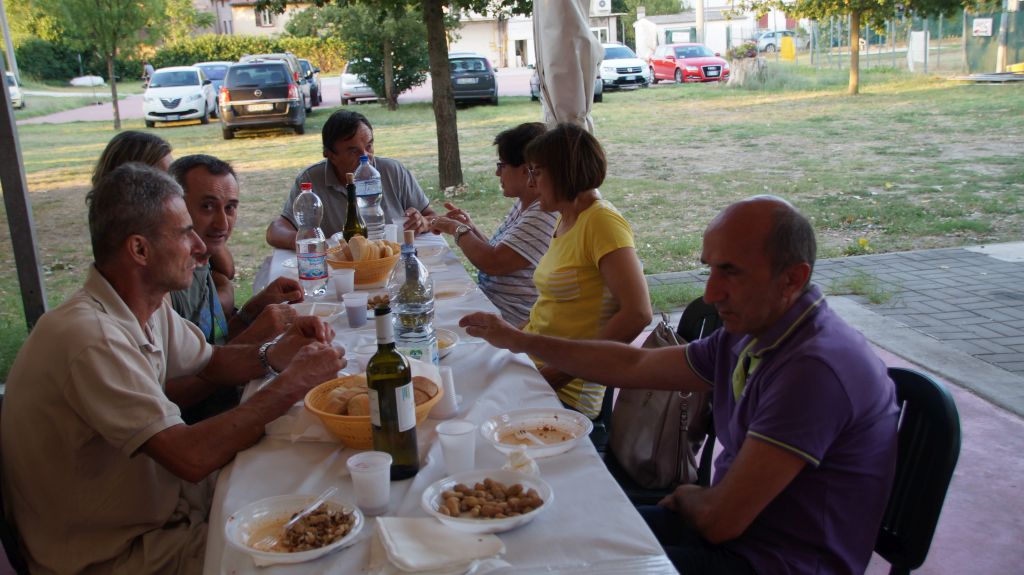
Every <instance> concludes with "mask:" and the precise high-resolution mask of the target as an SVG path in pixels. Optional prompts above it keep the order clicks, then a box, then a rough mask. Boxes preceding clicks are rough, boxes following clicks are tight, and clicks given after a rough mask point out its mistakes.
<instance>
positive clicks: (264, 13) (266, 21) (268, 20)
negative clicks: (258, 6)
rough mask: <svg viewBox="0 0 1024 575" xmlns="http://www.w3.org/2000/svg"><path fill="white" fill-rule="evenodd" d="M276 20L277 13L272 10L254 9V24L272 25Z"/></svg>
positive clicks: (267, 26)
mask: <svg viewBox="0 0 1024 575" xmlns="http://www.w3.org/2000/svg"><path fill="white" fill-rule="evenodd" d="M275 20H277V14H274V12H273V11H272V10H257V11H256V25H257V26H262V27H266V28H269V27H272V26H273V25H274V21H275Z"/></svg>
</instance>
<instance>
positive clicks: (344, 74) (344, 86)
mask: <svg viewBox="0 0 1024 575" xmlns="http://www.w3.org/2000/svg"><path fill="white" fill-rule="evenodd" d="M363 61H364V62H369V61H370V60H369V59H368V58H363ZM350 64H351V62H345V67H344V68H343V69H342V71H341V105H342V106H348V104H349V102H358V101H359V100H373V101H375V102H376V101H377V94H376V93H374V91H373V88H371V87H369V86H367V85H366V82H364V81H363V79H362V78H360V77H359V76H357V75H356V74H354V73H352V72H351V71H349V65H350Z"/></svg>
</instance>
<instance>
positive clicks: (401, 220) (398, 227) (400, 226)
mask: <svg viewBox="0 0 1024 575" xmlns="http://www.w3.org/2000/svg"><path fill="white" fill-rule="evenodd" d="M407 221H409V216H399V217H397V218H395V233H397V234H398V237H399V238H400V239H398V240H396V242H399V243H400V242H401V241H402V240H401V238H402V237H403V236H402V231H403V230H405V222H407Z"/></svg>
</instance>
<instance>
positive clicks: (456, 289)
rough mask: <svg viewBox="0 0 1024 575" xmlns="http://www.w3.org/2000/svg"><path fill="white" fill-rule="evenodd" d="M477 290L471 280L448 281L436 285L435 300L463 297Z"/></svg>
mask: <svg viewBox="0 0 1024 575" xmlns="http://www.w3.org/2000/svg"><path fill="white" fill-rule="evenodd" d="M474 289H476V284H475V283H473V282H472V281H471V280H447V281H439V282H437V283H435V284H434V299H451V298H456V297H462V296H464V295H466V294H468V293H470V292H472V291H473V290H474Z"/></svg>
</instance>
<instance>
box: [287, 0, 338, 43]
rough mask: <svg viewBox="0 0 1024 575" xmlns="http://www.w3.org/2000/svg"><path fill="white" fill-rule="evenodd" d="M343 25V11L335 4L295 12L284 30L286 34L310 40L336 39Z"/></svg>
mask: <svg viewBox="0 0 1024 575" xmlns="http://www.w3.org/2000/svg"><path fill="white" fill-rule="evenodd" d="M344 23H345V9H344V8H343V7H341V6H338V5H337V4H328V5H326V6H310V7H309V8H306V9H305V10H302V11H299V12H296V13H295V14H294V15H293V16H292V17H291V19H290V20H288V23H287V24H285V25H284V29H285V31H286V32H288V34H291V35H292V36H298V37H310V38H332V37H333V38H337V37H338V36H339V34H341V29H342V27H343V24H344Z"/></svg>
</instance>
